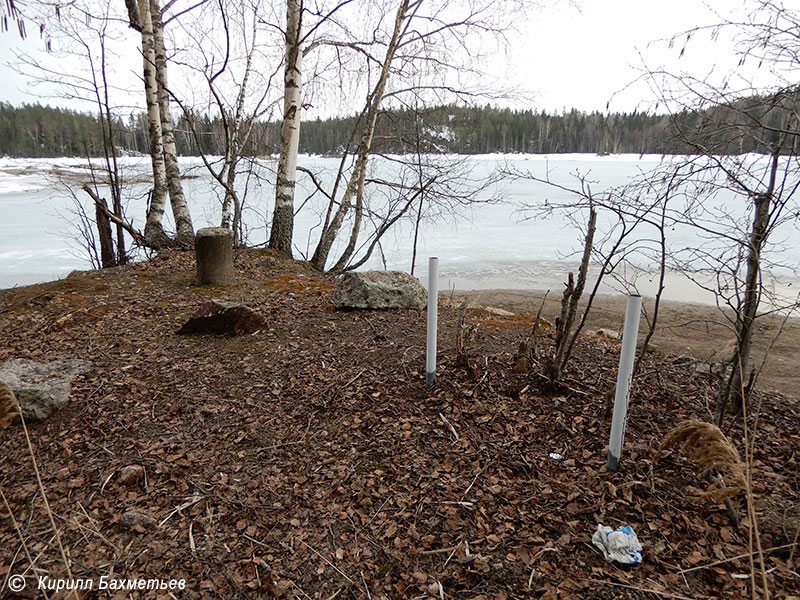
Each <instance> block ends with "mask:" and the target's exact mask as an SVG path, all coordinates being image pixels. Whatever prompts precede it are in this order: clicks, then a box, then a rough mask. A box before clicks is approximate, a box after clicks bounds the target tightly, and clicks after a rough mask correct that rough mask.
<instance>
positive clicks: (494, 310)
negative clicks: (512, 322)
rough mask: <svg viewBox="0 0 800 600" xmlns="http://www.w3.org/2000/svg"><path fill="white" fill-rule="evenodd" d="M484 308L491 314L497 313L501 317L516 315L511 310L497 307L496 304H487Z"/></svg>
mask: <svg viewBox="0 0 800 600" xmlns="http://www.w3.org/2000/svg"><path fill="white" fill-rule="evenodd" d="M483 310H485V311H486V312H488V313H490V314H493V315H497V316H499V317H513V316H514V313H513V312H511V311H509V310H505V309H504V308H496V307H494V306H485V307H484V308H483Z"/></svg>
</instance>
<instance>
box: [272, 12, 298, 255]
mask: <svg viewBox="0 0 800 600" xmlns="http://www.w3.org/2000/svg"><path fill="white" fill-rule="evenodd" d="M302 13H303V2H302V0H288V1H287V7H286V64H285V67H284V74H283V84H284V98H283V125H282V127H281V153H280V157H279V159H278V176H277V181H276V183H275V208H274V210H273V213H272V229H271V231H270V237H269V247H270V248H275V249H277V250H281V251H283V252H286V253H287V254H289V255H291V253H292V234H293V229H294V189H295V181H296V176H297V149H298V146H299V143H300V108H301V102H302V92H303V79H302V71H301V69H302V61H303V53H302V51H301V49H300V39H301V35H302V33H301V32H302Z"/></svg>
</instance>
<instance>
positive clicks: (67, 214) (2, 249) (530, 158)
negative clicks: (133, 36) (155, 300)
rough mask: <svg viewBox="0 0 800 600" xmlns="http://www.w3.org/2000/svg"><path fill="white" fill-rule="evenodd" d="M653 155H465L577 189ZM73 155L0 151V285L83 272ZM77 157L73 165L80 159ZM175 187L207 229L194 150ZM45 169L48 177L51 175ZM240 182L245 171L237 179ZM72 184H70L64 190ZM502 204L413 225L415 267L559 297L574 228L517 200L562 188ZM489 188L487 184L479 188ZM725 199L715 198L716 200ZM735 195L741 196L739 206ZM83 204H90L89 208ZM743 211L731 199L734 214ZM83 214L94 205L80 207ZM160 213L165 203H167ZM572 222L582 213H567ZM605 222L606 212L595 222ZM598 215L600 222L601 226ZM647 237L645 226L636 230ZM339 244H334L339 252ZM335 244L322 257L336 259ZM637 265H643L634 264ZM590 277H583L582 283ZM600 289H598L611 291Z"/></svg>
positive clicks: (787, 244) (207, 201) (309, 159)
mask: <svg viewBox="0 0 800 600" xmlns="http://www.w3.org/2000/svg"><path fill="white" fill-rule="evenodd" d="M661 160H662V157H660V156H647V155H646V156H641V157H640V156H638V155H636V156H631V155H622V156H620V155H617V156H606V157H599V156H594V155H551V156H538V155H508V156H499V155H490V156H479V157H472V158H470V159H469V161H470V163H469V165H470V166H469V168H470V171H471V172H472V173H473V174H475V176H476V177H477V176H480V175H481V174H488V173H490V172H491V171H492V170H493V169H495V168H497V167H499V166H507V165H511V166H513V167H515V168H517V169H519V170H527V171H530V172H532V173H533V174H535V175H536V176H538V177H545V176H546V175H547V174H549V177H550V178H551V179H552V180H553V181H555V182H557V183H560V184H562V185H565V186H568V187H576V186H578V185H579V184H578V181H577V179H576V178H575V176H574V174H575V173H576V172H579V173H582V174H584V175H587V177H588V179H589V180H590V181H591V182H592V183H591V189H592V192H593V193H594V194H595V195H597V194H600V193H602V192H603V190H604V189H607V188H610V187H613V186H619V185H623V184H625V183H627V182H629V181H630V180H631V179H632V178H634V177H635V176H636V175H637V173H639V172H641V171H647V170H649V169H652V168H654V167H656V166H658V164H659V162H660V161H661ZM85 163H86V161H85V160H81V159H0V288H7V287H13V286H18V285H26V284H30V283H37V282H41V281H48V280H52V279H56V278H60V277H64V276H66V275H67V274H68V273H69V272H70V271H72V270H74V269H88V268H90V266H91V265H90V262H89V259H88V256H87V255H86V250H85V245H84V242H83V241H82V239H81V237H80V234H79V231H78V228H77V227H76V223H77V222H78V217H77V211H76V202H80V203H81V204H83V205H84V206H85V207H89V202H88V198H87V197H86V194H85V193H84V192H82V191H81V190H80V186H79V185H75V183H76V181H78V180H80V179H81V178H82V179H83V180H86V179H87V177H88V175H87V172H88V170H87V169H86V168H85ZM299 163H300V165H301V166H303V167H306V168H308V169H311V170H313V171H315V172H317V173H320V174H321V175H320V177H321V178H322V179H323V180H325V179H326V178H330V177H331V173H332V172H333V171H334V170H335V168H336V167H337V166H338V161H337V160H336V159H332V158H322V157H316V156H303V157H301V159H300V161H299ZM123 164H124V167H125V173H126V176H128V177H130V178H131V181H132V183H131V184H129V185H128V186H127V188H126V190H127V192H126V193H127V195H128V196H129V198H128V200H127V209H126V214H127V217H128V218H129V219H130V220H132V221H133V222H134V224H135V225H136V226H138V227H142V225H143V222H144V214H145V206H146V193H147V190H148V186H147V185H146V183H136V181H137V178H139V180H140V179H141V177H146V175H147V172H148V169H149V160H148V159H146V158H124V159H123ZM81 165H83V167H82V166H81ZM181 168H182V172H183V173H184V174H185V175H186V174H188V175H189V177H188V178H187V179H185V181H184V185H185V191H186V195H187V198H188V199H189V201H190V207H191V211H192V218H193V219H194V225H195V228H200V227H208V226H217V225H218V224H219V215H220V195H219V191H218V186H216V185H214V182H213V180H212V178H211V177H210V175H209V174H208V173H207V171H206V170H205V169H204V168H203V167H202V166H201V163H200V160H199V159H197V158H185V159H181ZM381 168H384V167H382V165H381V163H380V159H378V160H376V161H374V163H373V172H375V171H380V169H381ZM54 173H55V175H54ZM259 173H260V174H261V177H260V178H255V179H251V181H250V183H249V188H248V191H247V198H246V205H247V206H246V210H245V213H244V222H245V224H246V226H247V228H248V230H249V236H248V237H249V240H248V241H249V243H250V244H262V243H264V241H265V240H266V239H267V233H268V228H267V224H268V222H269V217H270V215H271V213H272V200H273V194H274V192H273V182H274V173H273V163H270V162H266V163H263V164H262V165H261V166H260V168H259ZM242 179H244V178H242ZM70 187H71V188H72V189H74V190H76V191H75V192H74V193H73V192H71V191H70ZM298 187H299V189H298V194H297V201H298V202H300V201H301V200H302V199H303V198H305V196H306V194H305V193H304V192H308V191H309V190H310V183H309V181H308V178H307V177H306V178H305V179H304V180H301V182H300V183H299V186H298ZM494 192H495V193H497V194H499V195H500V196H501V197H502V198H503V199H504V200H503V202H501V203H497V204H474V205H472V206H469V207H466V208H462V209H461V210H460V211H459V213H458V214H455V215H453V214H446V215H442V216H440V217H439V218H437V219H435V220H426V221H424V222H423V223H422V226H421V230H420V237H419V243H418V250H417V265H416V270H415V274H416V275H418V276H420V277H424V276H425V275H426V270H427V257H429V256H438V257H439V259H440V276H441V282H440V287H441V289H442V290H443V291H444V290H447V289H458V290H470V289H495V288H503V289H530V290H546V289H552V290H553V292H554V293H560V291H561V290H562V289H563V284H562V282H563V281H565V280H566V273H567V271H568V270H575V269H576V266H577V260H578V255H577V254H576V253H577V252H578V251H579V250H580V249H581V247H582V241H581V239H580V233H579V231H578V230H577V229H576V227H575V224H574V223H572V222H571V221H570V219H569V218H567V216H566V215H563V214H555V215H552V216H550V217H547V218H536V219H528V220H525V219H523V215H524V213H523V212H522V211H521V208H522V207H523V206H524V205H525V204H536V203H542V202H544V201H545V200H548V201H550V202H558V201H565V200H568V199H569V198H570V195H569V194H568V193H567V192H564V191H562V190H557V189H554V188H552V187H550V186H547V185H545V184H542V183H537V182H533V181H522V180H516V181H506V182H503V183H502V184H500V186H499V187H496V188H495V189H494ZM487 193H488V192H487ZM719 201H720V202H725V199H724V198H723V199H722V200H719ZM740 203H741V202H740ZM89 208H90V207H89ZM737 210H742V208H741V207H736V206H732V207H730V211H731V212H733V213H735V212H736V211H737ZM322 211H323V205H322V203H321V201H319V200H316V199H315V200H312V201H310V202H309V203H308V204H307V205H305V206H304V207H303V209H302V210H301V211H300V212H299V213H298V214H297V216H296V224H295V248H296V250H295V256H297V257H300V256H302V255H303V254H310V252H312V251H313V248H314V246H315V244H316V240H317V236H318V235H319V227H318V225H319V222H320V215H321V214H322ZM87 212H88V213H89V214H91V215H93V213H94V211H93V210H91V211H89V210H87ZM168 212H169V211H168ZM414 216H415V213H414V214H413V215H409V218H407V219H405V220H401V221H400V222H398V226H397V227H395V228H394V229H393V230H391V231H390V232H389V233H387V234H386V236H385V237H384V239H383V242H382V244H381V250H382V252H378V251H377V250H376V252H375V254H374V255H373V257H372V258H371V259H370V260H369V262H368V263H367V264H366V265H365V266H364V267H362V268H375V269H381V268H383V267H384V264H385V266H386V267H387V268H389V269H402V270H405V271H409V270H410V269H411V255H412V243H413V235H414V222H413V217H414ZM573 216H576V218H577V219H578V220H579V221H582V219H581V218H580V215H573ZM604 219H605V220H604ZM607 222H608V220H607V217H604V215H603V214H602V213H601V215H600V217H599V230H600V231H601V232H602V231H603V228H604V227H605V225H606V224H607ZM642 235H643V236H646V235H647V233H646V232H642ZM670 236H671V238H670V240H669V242H670V244H671V245H672V246H674V247H690V246H692V245H694V247H702V246H703V245H704V244H706V243H708V242H707V241H706V240H701V239H698V238H697V236H696V235H695V234H694V233H692V232H688V231H686V230H681V229H680V228H676V229H674V230H672V231H670ZM775 239H777V240H779V241H780V242H781V243H780V244H779V245H778V246H777V247H776V248H774V249H772V250H771V253H772V254H771V255H770V256H771V258H773V259H775V260H776V261H777V262H780V263H781V266H780V267H779V268H774V269H772V270H771V271H770V272H769V273H767V274H766V275H765V280H766V281H767V282H768V285H770V286H771V287H773V288H774V289H776V290H777V291H779V292H781V293H782V294H783V295H784V296H787V297H792V296H794V294H796V290H797V289H798V286H800V281H798V272H799V271H800V233H798V230H797V227H796V226H787V227H784V228H783V229H782V230H781V231H779V232H777V235H776V237H775ZM341 247H342V246H341V245H340V246H339V248H341ZM337 256H338V253H337V252H336V249H334V251H333V252H332V253H331V257H332V259H333V258H335V257H337ZM640 266H644V265H640ZM590 283H591V282H590ZM638 285H639V289H640V291H641V292H642V293H644V294H652V293H653V291H654V286H653V284H652V282H650V281H648V277H641V278H640V279H639V280H638ZM612 289H613V288H611V287H608V286H606V287H604V288H603V291H606V292H609V291H612ZM666 297H667V298H668V299H672V300H683V301H697V302H709V303H713V298H712V297H711V296H709V295H708V294H705V293H703V292H702V290H700V288H698V287H696V286H694V285H693V284H692V283H691V282H690V281H688V280H687V279H686V278H685V277H683V276H680V275H677V274H672V275H670V277H669V280H668V288H667V292H666Z"/></svg>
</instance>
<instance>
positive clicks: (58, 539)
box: [19, 407, 80, 600]
mask: <svg viewBox="0 0 800 600" xmlns="http://www.w3.org/2000/svg"><path fill="white" fill-rule="evenodd" d="M19 418H20V421H21V423H22V430H23V431H24V432H25V441H26V442H27V443H28V452H29V453H30V455H31V461H32V462H33V470H34V472H35V473H36V483H37V484H38V486H39V491H40V492H41V493H42V500H44V507H45V510H47V516H48V517H49V518H50V525H51V527H52V528H53V533H54V534H55V536H56V542H57V543H58V549H59V551H60V552H61V559H62V560H63V561H64V567H65V568H66V569H67V577H69V578H70V580H72V579H73V577H72V569H70V568H69V561H68V560H67V553H66V552H64V546H63V544H62V543H61V536H60V535H59V533H58V528H56V520H55V519H54V518H53V511H52V510H51V509H50V503H49V502H48V501H47V494H46V493H45V491H44V484H43V483H42V476H41V474H40V473H39V465H38V464H37V462H36V454H35V453H34V452H33V444H31V436H30V435H29V434H28V426H27V425H26V424H25V417H24V416H23V415H22V408H21V407H20V411H19ZM72 595H73V596H74V597H75V600H80V598H79V596H78V592H77V591H75V590H73V592H72Z"/></svg>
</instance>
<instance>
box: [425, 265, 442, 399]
mask: <svg viewBox="0 0 800 600" xmlns="http://www.w3.org/2000/svg"><path fill="white" fill-rule="evenodd" d="M438 321H439V259H438V258H436V257H435V256H431V257H430V258H429V259H428V347H427V354H426V361H425V383H426V384H427V386H428V387H429V388H431V387H433V384H434V382H435V381H436V330H437V327H438Z"/></svg>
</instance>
